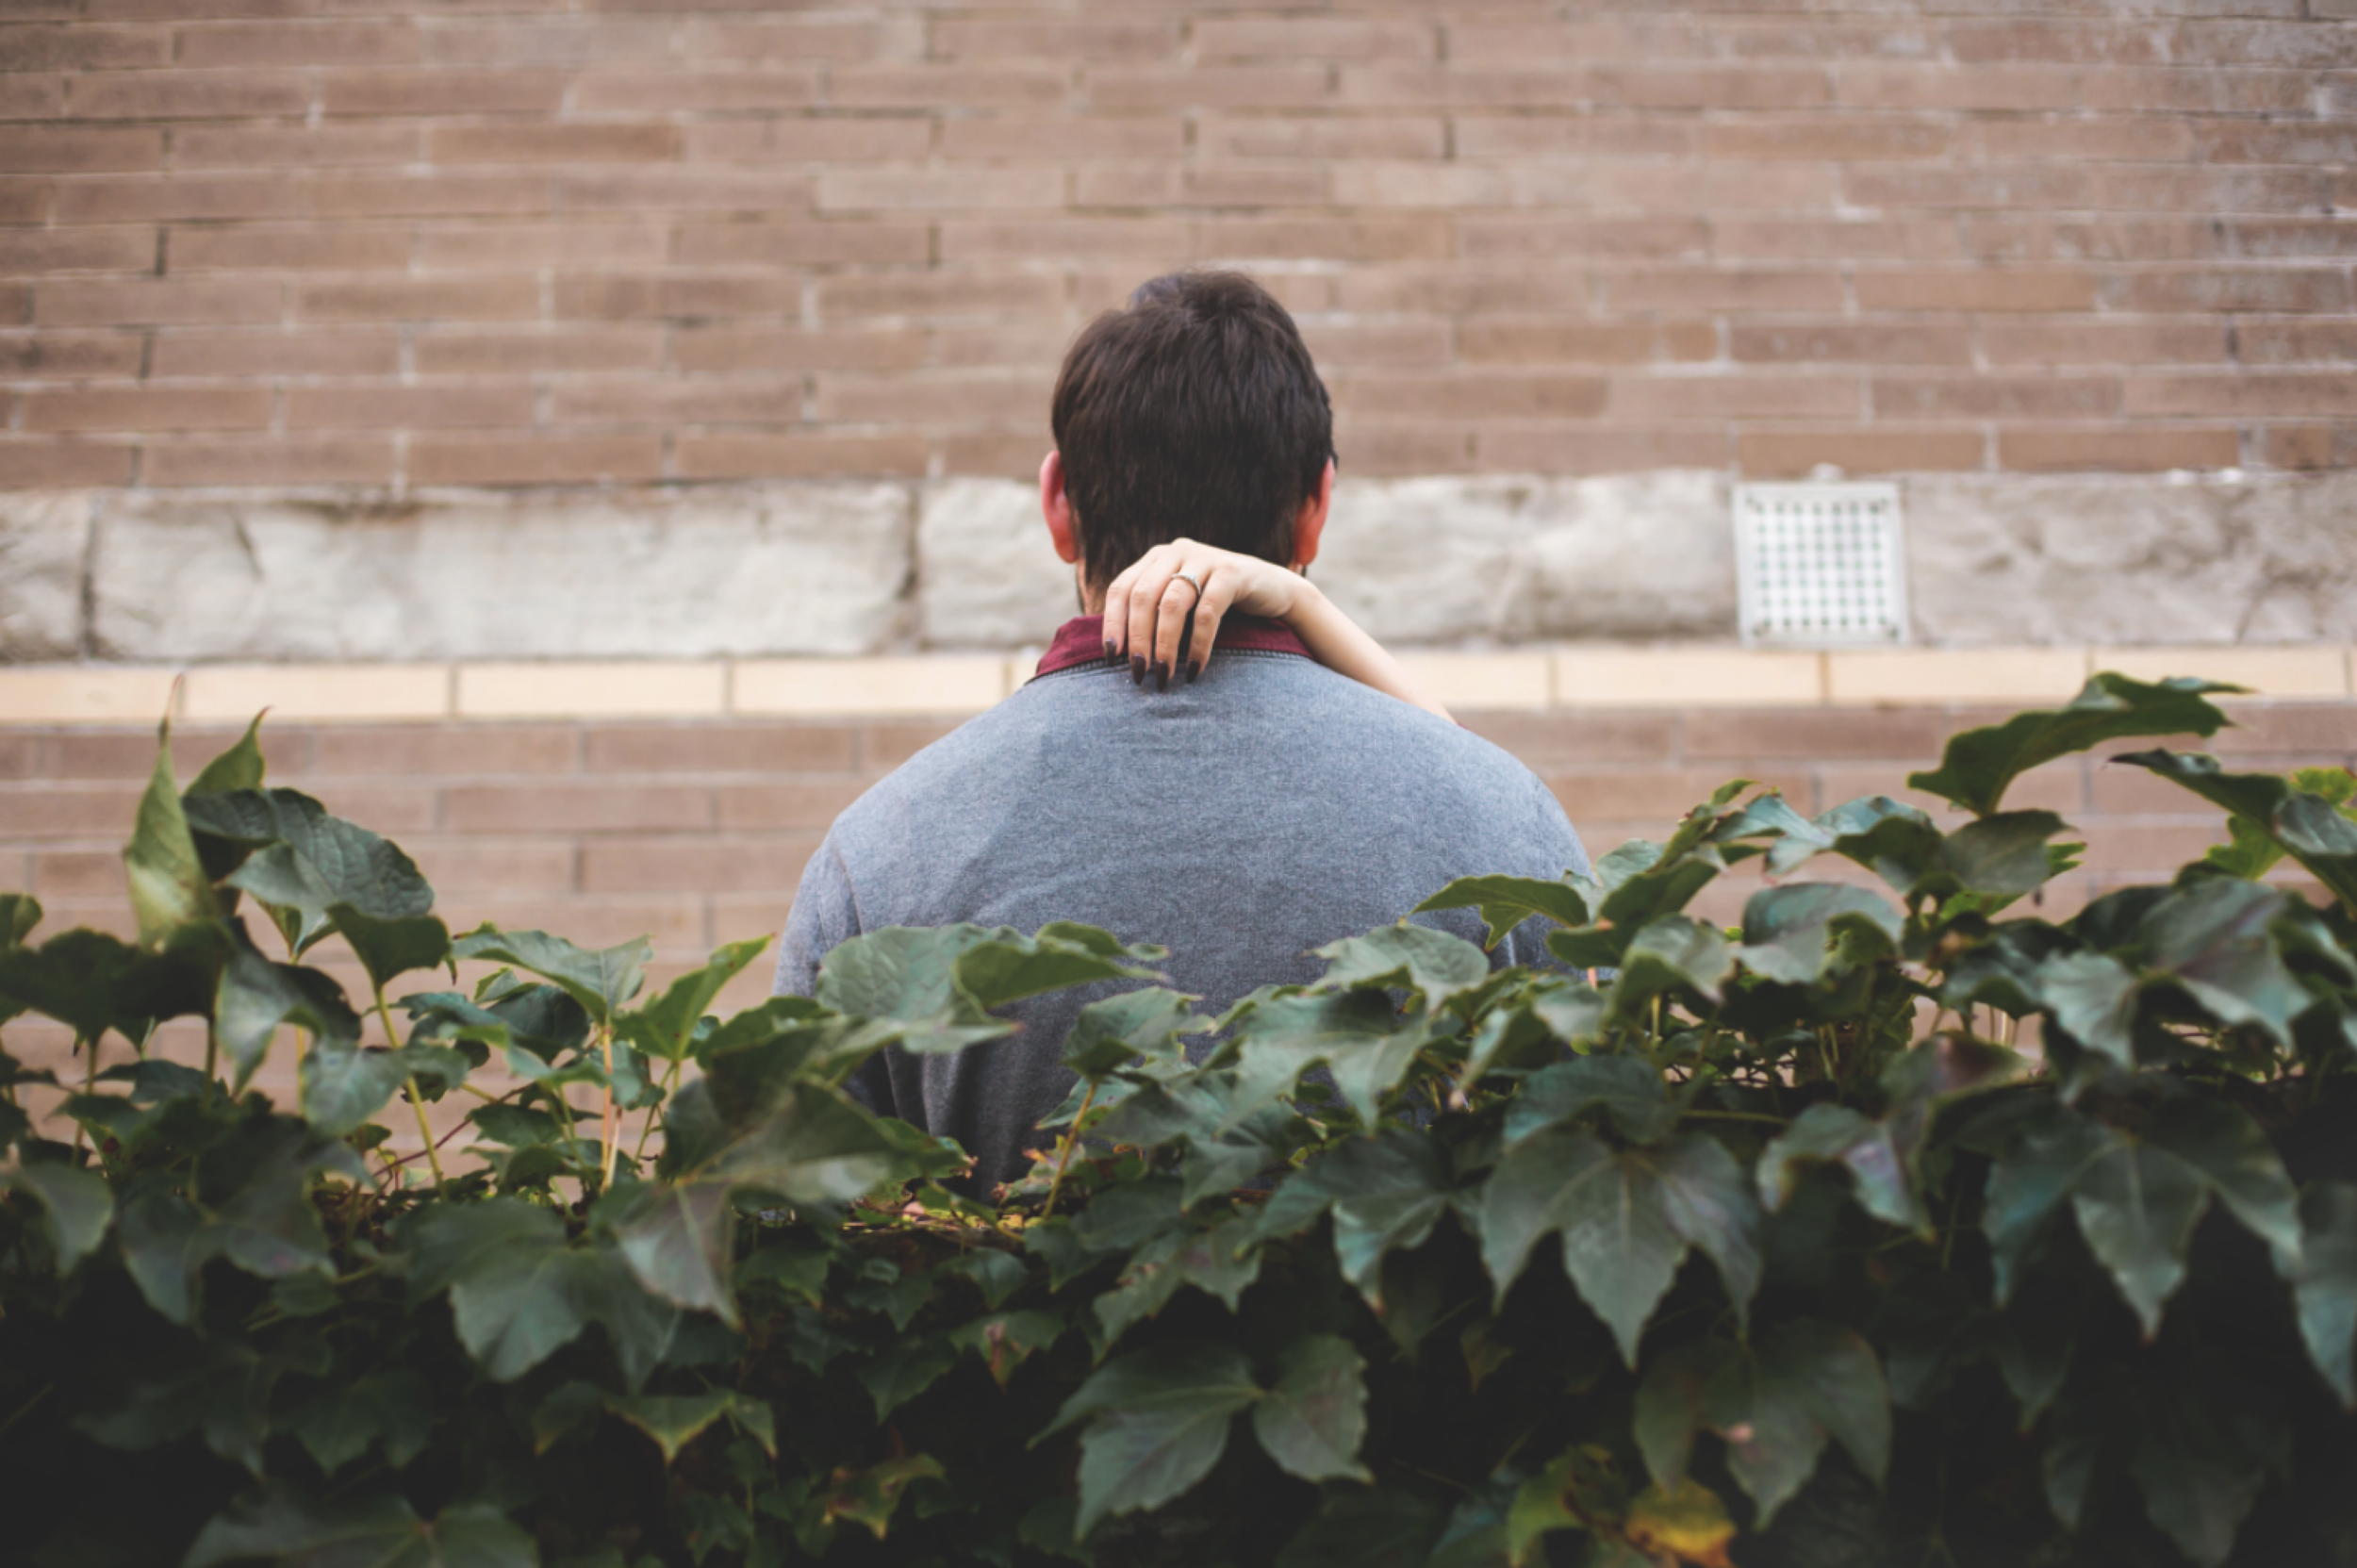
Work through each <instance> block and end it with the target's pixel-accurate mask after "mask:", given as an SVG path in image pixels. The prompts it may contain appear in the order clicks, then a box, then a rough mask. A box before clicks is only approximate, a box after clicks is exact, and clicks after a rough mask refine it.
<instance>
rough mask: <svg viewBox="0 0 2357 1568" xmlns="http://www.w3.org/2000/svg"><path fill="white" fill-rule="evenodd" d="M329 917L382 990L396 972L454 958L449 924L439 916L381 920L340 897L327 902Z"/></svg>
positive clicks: (435, 965) (422, 967)
mask: <svg viewBox="0 0 2357 1568" xmlns="http://www.w3.org/2000/svg"><path fill="white" fill-rule="evenodd" d="M327 917H328V919H329V921H330V922H331V923H333V924H334V926H335V928H336V930H337V932H338V934H340V935H341V936H342V937H343V939H344V940H345V941H346V942H347V943H349V944H351V947H352V953H353V956H354V958H357V959H358V960H359V961H360V966H361V967H362V968H364V969H366V970H367V971H368V972H369V981H370V982H371V984H373V985H374V986H375V987H376V988H377V990H378V991H380V992H381V991H383V990H384V988H385V987H386V986H387V984H389V983H391V982H392V981H393V980H394V979H395V978H396V977H397V976H400V975H405V974H407V973H409V972H410V971H411V970H413V969H436V968H439V967H441V966H443V965H446V964H448V963H450V962H451V944H450V928H449V927H448V926H446V925H444V924H442V922H441V919H440V918H439V917H438V916H433V915H407V916H398V917H396V918H393V919H387V920H380V919H378V918H377V917H376V916H373V915H371V914H369V913H368V912H367V911H366V910H363V909H361V908H360V907H359V906H358V905H357V904H351V903H345V902H342V901H340V900H339V901H338V902H336V903H333V904H330V905H328V907H327Z"/></svg>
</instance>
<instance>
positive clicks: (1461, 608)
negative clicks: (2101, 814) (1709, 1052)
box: [0, 470, 2357, 665]
mask: <svg viewBox="0 0 2357 1568" xmlns="http://www.w3.org/2000/svg"><path fill="white" fill-rule="evenodd" d="M1728 483H1729V482H1728V480H1727V479H1726V477H1725V476H1724V475H1722V474H1720V473H1717V472H1706V471H1700V470H1667V471H1661V472H1655V473H1646V474H1630V475H1611V476H1598V477H1592V478H1587V479H1541V478H1529V477H1522V478H1517V477H1510V476H1508V477H1498V476H1489V477H1474V478H1439V477H1429V478H1418V479H1404V480H1353V481H1348V482H1345V483H1344V484H1343V486H1342V487H1341V488H1340V490H1339V492H1338V494H1337V498H1336V502H1335V510H1334V516H1333V519H1332V520H1331V522H1330V523H1329V524H1328V527H1327V539H1326V545H1325V549H1324V552H1323V553H1322V554H1321V555H1320V557H1319V559H1318V562H1317V564H1316V566H1315V567H1314V568H1313V569H1312V573H1313V575H1314V576H1315V578H1316V579H1317V581H1318V582H1319V583H1321V584H1322V585H1324V586H1325V587H1326V589H1327V592H1329V593H1330V594H1331V595H1332V596H1333V597H1334V600H1335V602H1337V603H1339V604H1340V605H1342V606H1343V609H1344V610H1346V611H1347V612H1348V613H1349V614H1350V615H1352V616H1353V617H1355V618H1356V619H1359V620H1360V622H1361V623H1362V624H1364V625H1365V626H1366V627H1367V628H1368V629H1369V630H1370V631H1372V632H1373V633H1374V634H1375V635H1377V636H1378V637H1381V638H1382V639H1384V640H1385V641H1386V642H1389V643H1393V644H1395V645H1398V646H1401V647H1406V648H1418V647H1422V648H1438V649H1447V648H1455V649H1458V650H1460V651H1478V650H1490V649H1498V648H1504V647H1512V646H1516V645H1529V644H1533V643H1541V642H1573V641H1607V642H1665V643H1704V642H1712V641H1722V642H1723V641H1728V640H1732V639H1733V637H1734V635H1735V622H1736V592H1735V566H1734V558H1733V549H1732V533H1731V525H1730V523H1729V520H1728ZM1904 503H1905V508H1906V527H1907V540H1908V557H1909V562H1910V570H1909V577H1910V590H1909V591H1910V596H1911V601H1912V608H1913V613H1914V618H1915V632H1916V641H1917V642H1918V643H1919V644H1920V645H1922V646H1924V647H1931V648H1940V647H1945V648H1955V649H1967V648H1976V647H1990V648H1995V647H2016V648H2019V647H2040V646H2051V647H2080V646H2085V645H2087V644H2119V645H2153V646H2185V645H2202V644H2209V645H2246V646H2250V645H2257V646H2277V647H2282V646H2299V645H2303V644H2323V643H2330V644H2341V643H2346V642H2348V641H2349V640H2351V639H2352V638H2357V472H2334V473H2326V474H2317V475H2308V476H2282V475H2274V476H2246V475H2239V474H2234V473H2232V472H2231V471H2230V472H2229V473H2226V474H2223V475H2193V474H2184V475H2120V474H2105V475H2100V476H2088V477H2084V478H2035V477H2022V476H2008V475H2000V474H1970V475H1958V474H1924V475H1918V476H1915V477H1914V478H1911V479H1909V480H1907V481H1906V482H1905V484H1904ZM1072 610H1073V593H1072V578H1071V569H1070V568H1068V567H1066V566H1065V565H1064V564H1063V562H1061V561H1059V560H1057V559H1056V556H1055V553H1054V552H1053V550H1052V549H1050V548H1049V545H1048V542H1047V534H1046V531H1045V529H1044V528H1043V527H1042V526H1041V524H1040V522H1039V519H1038V506H1037V498H1036V495H1035V493H1034V491H1033V490H1032V488H1031V487H1030V486H1029V485H1026V484H1021V483H1017V482H1014V481H1011V480H990V479H962V480H950V481H944V482H937V483H933V484H930V485H927V484H918V483H914V482H911V483H877V484H844V483H836V482H815V481H814V482H776V483H770V484H765V485H748V486H732V487H696V488H689V489H677V488H649V489H617V490H578V489H576V490H545V491H480V490H475V491H420V492H418V493H415V494H413V495H410V496H408V497H405V498H402V499H399V500H389V499H386V498H383V497H381V496H379V497H376V498H374V499H371V498H366V497H358V496H354V495H349V494H344V495H336V494H324V493H321V494H310V495H305V494H291V493H288V492H283V491H278V492H268V491H227V490H217V491H87V492H64V493H58V492H52V493H46V494H43V493H37V492H17V493H13V494H0V662H13V663H50V662H56V661H59V660H68V659H74V658H82V657H92V658H95V659H98V660H102V661H121V662H126V663H157V664H163V663H170V664H193V665H205V664H215V663H225V664H241V665H249V664H274V663H306V662H308V663H370V662H382V663H397V664H420V663H446V662H447V663H455V662H462V661H475V662H491V661H501V660H512V661H524V660H555V659H656V660H662V659H675V660H677V659H715V658H736V659H759V658H765V657H768V658H775V657H790V656H807V655H837V656H841V655H874V654H880V653H892V652H915V651H918V650H959V651H972V652H1014V651H1016V650H1020V649H1025V648H1035V647H1037V646H1038V645H1039V644H1040V643H1042V642H1044V641H1045V640H1046V639H1047V637H1048V636H1049V635H1051V634H1052V633H1053V632H1054V630H1055V628H1056V626H1057V625H1058V624H1059V623H1061V622H1062V621H1063V619H1065V618H1066V617H1067V616H1069V615H1070V614H1071V613H1072Z"/></svg>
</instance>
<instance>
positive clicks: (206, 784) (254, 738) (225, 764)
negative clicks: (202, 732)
mask: <svg viewBox="0 0 2357 1568" xmlns="http://www.w3.org/2000/svg"><path fill="white" fill-rule="evenodd" d="M266 769H267V765H266V764H265V763H264V762H263V760H262V715H261V714H258V713H257V714H255V716H254V718H253V721H252V722H251V723H249V724H247V725H246V727H245V734H242V735H239V737H238V739H237V742H236V744H234V745H232V746H231V747H230V748H229V750H227V751H223V752H222V753H221V755H219V756H217V757H215V758H214V759H213V760H212V761H210V762H208V763H206V765H205V766H204V767H203V768H201V769H200V770H199V771H198V773H197V775H196V782H195V783H193V784H190V785H189V789H188V792H189V793H190V795H218V794H219V793H221V792H222V791H223V790H224V789H259V788H261V787H262V775H263V773H264V772H265V771H266Z"/></svg>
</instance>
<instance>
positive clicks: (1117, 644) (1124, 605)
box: [1103, 562, 1141, 659]
mask: <svg viewBox="0 0 2357 1568" xmlns="http://www.w3.org/2000/svg"><path fill="white" fill-rule="evenodd" d="M1140 564H1141V563H1136V562H1133V563H1131V564H1130V565H1129V567H1127V568H1126V569H1123V571H1122V573H1121V575H1120V576H1118V577H1116V578H1114V579H1113V586H1112V587H1109V588H1107V589H1106V590H1105V610H1104V617H1103V619H1104V628H1105V657H1107V658H1109V659H1117V658H1119V657H1121V651H1122V650H1123V649H1124V648H1126V647H1128V646H1129V643H1128V641H1127V640H1126V639H1127V635H1128V631H1129V596H1130V595H1131V594H1132V593H1133V592H1135V591H1136V588H1137V582H1138V566H1139V565H1140Z"/></svg>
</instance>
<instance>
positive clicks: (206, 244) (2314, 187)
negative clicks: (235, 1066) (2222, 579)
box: [0, 0, 2357, 809]
mask: <svg viewBox="0 0 2357 1568" xmlns="http://www.w3.org/2000/svg"><path fill="white" fill-rule="evenodd" d="M1566 9H1568V10H1569V11H1571V12H1572V13H1573V14H1572V15H1571V16H1570V17H1569V18H1565V17H1564V16H1562V15H1561V14H1560V13H1561V12H1562V11H1563V10H1566ZM2042 13H2043V14H2042ZM5 17H6V21H5V23H0V122H4V123H0V378H4V379H0V413H4V415H5V429H0V487H51V486H116V485H124V484H132V483H137V484H141V485H148V486H201V485H244V486H274V485H298V484H300V485H310V484H351V485H361V486H384V485H394V486H424V485H523V484H541V483H572V482H587V481H599V480H611V481H614V482H617V483H625V484H627V483H633V482H648V481H658V480H667V479H675V480H720V479H740V478H762V477H773V476H796V475H836V474H891V475H909V474H921V473H926V472H932V473H945V472H946V473H1020V472H1023V471H1026V470H1029V468H1030V466H1031V465H1032V464H1033V463H1035V462H1036V460H1037V456H1038V454H1039V452H1040V451H1041V449H1042V446H1043V443H1044V440H1045V433H1044V429H1043V413H1044V405H1045V401H1046V392H1047V385H1048V382H1049V380H1050V377H1051V375H1052V372H1053V368H1054V363H1055V360H1056V357H1057V355H1058V354H1059V353H1060V351H1061V349H1062V347H1063V343H1064V341H1065V340H1066V338H1068V336H1069V335H1070V333H1071V332H1072V331H1073V329H1074V328H1075V327H1076V326H1077V325H1078V324H1079V323H1080V322H1081V321H1083V320H1085V319H1086V317H1087V316H1088V315H1089V314H1091V313H1092V312H1094V311H1096V310H1097V309H1098V308H1100V307H1102V306H1104V305H1107V304H1109V303H1112V302H1113V301H1115V300H1117V299H1119V298H1120V297H1121V296H1122V294H1123V293H1124V292H1125V291H1126V290H1127V289H1128V288H1129V286H1130V285H1131V284H1132V283H1134V282H1135V281H1136V280H1137V279H1138V278H1140V277H1142V276H1144V275H1146V274H1148V273H1151V272H1156V271H1160V270H1163V269H1167V268H1170V267H1174V266H1177V265H1179V264H1182V263H1185V262H1190V261H1214V260H1220V261H1235V262H1239V263H1242V264H1244V265H1247V266H1249V267H1251V268H1253V269H1254V270H1255V271H1257V272H1261V274H1262V275H1263V276H1264V277H1266V278H1267V279H1268V280H1269V281H1270V282H1271V283H1272V285H1273V286H1274V287H1276V288H1277V290H1278V291H1279V292H1280V293H1281V294H1282V296H1283V297H1284V298H1285V299H1286V300H1287V302H1288V303H1289V304H1290V305H1292V306H1293V307H1294V309H1295V310H1296V311H1297V312H1298V313H1299V314H1300V317H1301V319H1302V322H1303V324H1304V327H1305V329H1306V330H1307V332H1308V334H1309V336H1310V338H1311V340H1312V343H1313V345H1314V347H1315V349H1316V351H1317V353H1318V355H1319V357H1320V360H1321V363H1322V364H1323V366H1324V367H1325V369H1326V371H1327V376H1328V378H1329V380H1330V382H1331V384H1332V387H1333V389H1334V392H1335V395H1336V400H1337V404H1338V407H1339V409H1340V412H1341V421H1342V437H1341V444H1342V450H1343V460H1344V463H1345V466H1346V467H1347V468H1348V469H1349V470H1351V471H1353V472H1373V473H1386V472H1389V473H1433V472H1450V471H1464V470H1535V471H1541V472H1585V471H1593V470H1612V469H1647V468H1656V467H1673V466H1702V467H1723V466H1739V468H1740V469H1741V470H1742V471H1744V472H1747V473H1750V474H1753V475H1779V474H1792V473H1801V472H1805V471H1807V470H1809V469H1810V468H1811V467H1812V466H1813V465H1816V464H1819V463H1825V462H1830V463H1835V464H1838V465H1840V466H1842V467H1844V468H1847V469H1849V470H1853V471H1877V470H1919V471H1920V470H1969V469H1984V468H1986V469H1997V470H2074V469H2098V470H2135V469H2172V468H2213V469H2216V468H2229V467H2235V466H2240V467H2245V468H2266V467H2274V468H2306V467H2332V466H2348V465H2350V464H2351V463H2352V461H2357V374H2352V371H2353V370H2357V311H2353V310H2352V294H2351V289H2352V280H2351V264H2352V261H2353V260H2357V219H2352V218H2351V216H2350V214H2351V212H2352V209H2357V5H2352V4H2351V0H2135V3H2134V4H2130V3H2126V0H2122V3H2119V4H2115V5H2110V6H2106V5H2103V4H2100V3H2095V0H2088V3H2084V4H2074V5H2068V6H2065V5H2054V6H2049V7H2022V6H2019V5H2018V4H2014V3H2011V0H1920V3H1919V4H1913V5H1909V4H1897V3H1885V4H1869V0H1858V3H1857V4H1856V5H1855V6H1854V8H1852V7H1846V6H1843V5H1841V4H1838V3H1837V0H1755V3H1751V4H1746V5H1744V6H1741V7H1727V8H1718V7H1715V6H1711V5H1706V4H1701V3H1687V0H1643V3H1641V4H1634V3H1632V4H1624V5H1621V6H1617V7H1616V6H1611V5H1598V6H1583V7H1576V8H1558V7H1541V6H1536V5H1531V6H1521V5H1509V6H1502V7H1487V8H1468V9H1466V10H1464V11H1462V12H1459V11H1455V10H1451V9H1446V8H1421V7H1410V6H1392V5H1386V4H1382V3H1380V0H1369V3H1367V4H1364V5H1361V6H1355V7H1351V8H1347V9H1340V8H1338V10H1337V11H1336V13H1334V14H1304V12H1303V10H1302V9H1301V8H1286V9H1284V10H1282V11H1279V10H1277V9H1276V8H1268V9H1265V10H1256V9H1249V8H1229V9H1214V8H1198V7H1187V6H1158V7H1153V8H1135V9H1131V8H1119V7H1098V6H1091V7H1077V6H1069V5H1066V6H1046V5H1042V6H1037V7H1027V6H1024V5H1022V4H1020V3H1019V0H1018V3H1013V4H994V5H992V6H991V7H989V8H972V9H969V8H965V7H963V6H960V5H957V4H952V3H926V0H919V3H917V4H915V5H910V6H906V7H902V6H894V7H891V8H883V7H873V8H843V9H838V10H833V11H829V12H824V13H812V14H798V13H790V12H783V11H782V12H776V13H772V12H766V11H763V10H759V9H754V8H744V7H741V6H738V5H736V4H733V3H729V0H712V3H711V4H710V5H699V4H697V3H696V0H431V3H428V0H408V3H404V0H12V3H11V4H9V5H8V7H7V8H6V9H5ZM437 809H439V808H438V807H437Z"/></svg>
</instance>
